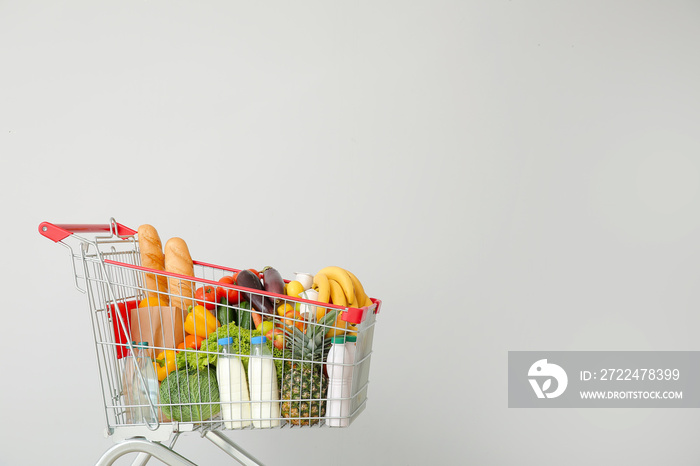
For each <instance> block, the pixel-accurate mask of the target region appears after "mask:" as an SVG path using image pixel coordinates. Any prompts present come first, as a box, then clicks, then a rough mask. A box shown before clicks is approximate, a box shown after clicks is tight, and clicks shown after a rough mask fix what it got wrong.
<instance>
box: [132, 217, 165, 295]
mask: <svg viewBox="0 0 700 466" xmlns="http://www.w3.org/2000/svg"><path fill="white" fill-rule="evenodd" d="M138 235H139V253H140V255H141V265H142V266H144V267H148V268H149V269H154V270H165V256H164V255H163V245H162V243H161V242H160V236H158V231H156V229H155V228H154V227H153V226H151V225H148V224H145V225H141V226H140V227H139V230H138ZM143 283H144V286H145V288H146V295H147V296H156V297H157V298H158V299H159V300H160V302H161V304H162V305H164V306H167V305H168V294H167V293H168V278H167V277H166V276H164V275H157V274H155V273H147V272H145V273H144V274H143Z"/></svg>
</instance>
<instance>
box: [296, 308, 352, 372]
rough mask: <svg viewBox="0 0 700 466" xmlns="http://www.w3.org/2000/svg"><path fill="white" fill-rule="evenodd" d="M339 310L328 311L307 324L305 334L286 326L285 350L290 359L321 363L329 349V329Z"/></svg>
mask: <svg viewBox="0 0 700 466" xmlns="http://www.w3.org/2000/svg"><path fill="white" fill-rule="evenodd" d="M340 312H341V311H340V310H339V309H330V310H329V311H328V312H327V313H326V315H324V316H323V318H321V320H319V321H318V322H309V323H308V325H307V327H306V332H302V331H301V330H299V329H298V328H297V327H296V326H291V327H289V326H286V327H285V329H284V334H285V343H286V345H285V346H286V348H287V350H289V351H291V353H292V357H293V358H294V359H298V360H301V361H315V362H322V361H323V360H324V357H325V354H326V353H327V352H328V350H329V349H330V347H331V342H332V339H331V338H326V337H325V334H326V333H328V330H330V327H331V326H332V325H333V324H334V323H335V321H336V319H337V318H338V315H339V314H340Z"/></svg>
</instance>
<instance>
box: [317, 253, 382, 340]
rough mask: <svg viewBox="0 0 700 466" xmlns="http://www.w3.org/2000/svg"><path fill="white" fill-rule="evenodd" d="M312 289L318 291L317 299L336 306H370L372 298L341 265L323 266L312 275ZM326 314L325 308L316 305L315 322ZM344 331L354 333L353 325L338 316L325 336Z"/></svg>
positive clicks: (340, 333) (355, 329)
mask: <svg viewBox="0 0 700 466" xmlns="http://www.w3.org/2000/svg"><path fill="white" fill-rule="evenodd" d="M312 287H313V289H314V290H316V291H317V292H318V298H317V301H319V302H322V303H331V304H335V305H337V306H347V307H364V306H370V305H371V304H372V300H370V299H369V296H367V294H366V293H365V290H364V288H363V287H362V283H360V280H358V279H357V277H356V276H355V275H354V274H353V273H352V272H350V271H349V270H345V269H343V268H341V267H337V266H330V267H324V268H323V269H321V270H319V271H318V272H317V273H316V275H314V280H313V285H312ZM325 314H326V308H325V307H322V306H317V307H316V322H320V320H321V319H322V318H323V316H324V315H325ZM346 331H348V332H349V333H350V334H353V333H356V332H357V328H356V327H355V325H352V324H348V323H347V322H345V321H343V320H342V319H341V318H340V316H339V317H338V319H337V320H336V322H335V324H334V328H332V329H331V330H330V331H329V332H328V333H327V334H326V336H335V335H342V334H344V333H345V332H346Z"/></svg>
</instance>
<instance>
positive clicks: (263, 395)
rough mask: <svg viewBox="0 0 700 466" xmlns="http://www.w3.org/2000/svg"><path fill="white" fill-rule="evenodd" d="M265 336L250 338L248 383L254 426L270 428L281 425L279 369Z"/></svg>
mask: <svg viewBox="0 0 700 466" xmlns="http://www.w3.org/2000/svg"><path fill="white" fill-rule="evenodd" d="M266 342H267V339H266V338H265V337H264V336H262V335H261V336H255V337H252V338H251V339H250V348H251V349H250V358H249V359H248V384H249V386H250V414H251V417H252V418H253V427H257V428H269V427H277V426H279V425H280V419H279V418H280V403H279V399H280V395H279V389H278V387H277V371H276V370H275V364H274V361H273V359H272V353H271V352H270V349H269V348H268V347H267V345H266V344H265V343H266Z"/></svg>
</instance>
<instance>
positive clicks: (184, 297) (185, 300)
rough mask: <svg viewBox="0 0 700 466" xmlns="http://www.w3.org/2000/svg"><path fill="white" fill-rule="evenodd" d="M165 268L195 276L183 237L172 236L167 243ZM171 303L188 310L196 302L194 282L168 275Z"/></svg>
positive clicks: (168, 270)
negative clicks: (194, 298)
mask: <svg viewBox="0 0 700 466" xmlns="http://www.w3.org/2000/svg"><path fill="white" fill-rule="evenodd" d="M165 270H166V271H167V272H172V273H177V274H180V275H186V276H188V277H194V265H193V264H192V257H191V256H190V250H189V249H188V248H187V243H185V241H184V240H183V239H182V238H170V239H169V240H168V241H167V242H166V243H165ZM168 289H169V290H170V305H171V306H174V307H179V308H180V309H182V310H183V311H185V312H187V309H188V308H189V306H192V305H193V304H194V302H193V300H192V299H191V298H193V297H194V283H192V282H191V281H190V280H182V279H179V278H173V277H168Z"/></svg>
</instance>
